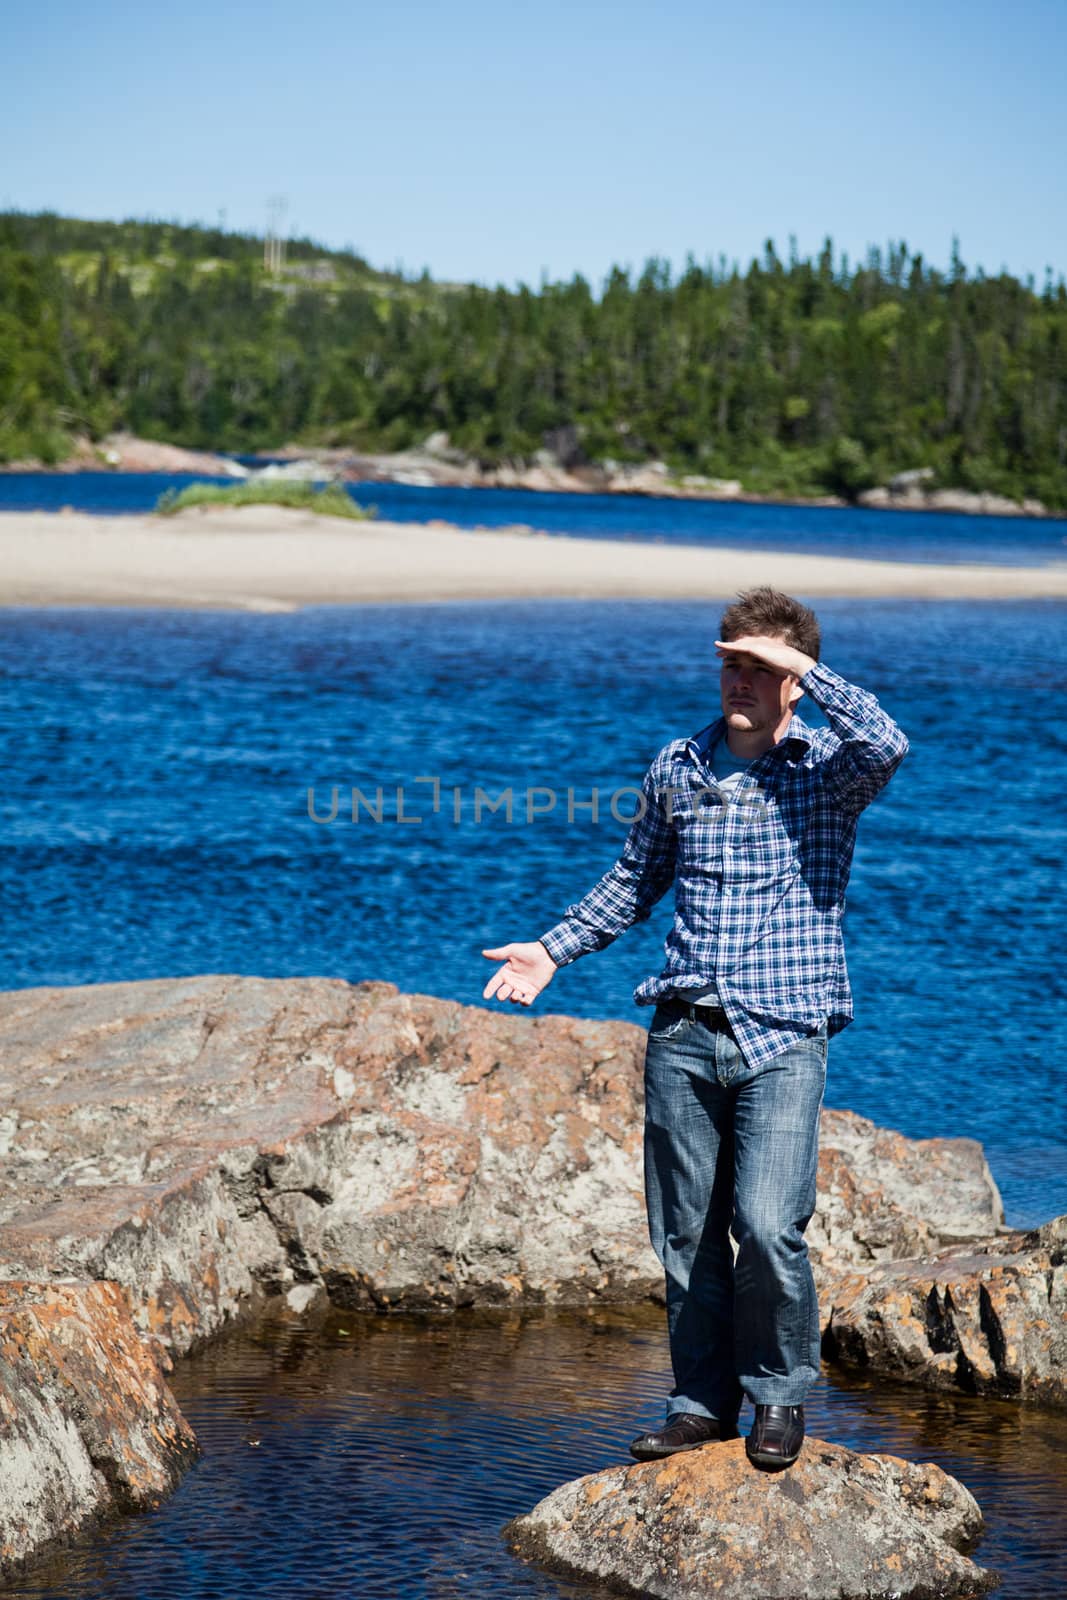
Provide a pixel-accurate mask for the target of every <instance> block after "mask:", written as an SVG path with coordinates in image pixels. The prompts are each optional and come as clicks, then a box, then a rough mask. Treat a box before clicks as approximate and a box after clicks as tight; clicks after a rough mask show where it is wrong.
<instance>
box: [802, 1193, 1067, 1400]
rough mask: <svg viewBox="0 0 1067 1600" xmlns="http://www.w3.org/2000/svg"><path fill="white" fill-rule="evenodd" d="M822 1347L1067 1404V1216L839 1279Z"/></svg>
mask: <svg viewBox="0 0 1067 1600" xmlns="http://www.w3.org/2000/svg"><path fill="white" fill-rule="evenodd" d="M824 1348H825V1350H826V1353H827V1355H829V1356H831V1357H832V1358H834V1359H836V1360H839V1361H843V1362H846V1363H850V1364H852V1365H856V1366H863V1367H871V1368H873V1369H875V1370H876V1371H879V1372H885V1373H888V1374H891V1375H892V1376H893V1377H896V1378H903V1379H906V1380H908V1381H909V1382H912V1383H922V1384H925V1385H927V1386H929V1387H934V1388H942V1389H960V1390H963V1391H964V1392H965V1393H967V1394H993V1395H1001V1396H1004V1397H1010V1398H1014V1399H1020V1400H1028V1401H1033V1402H1037V1403H1040V1404H1044V1405H1055V1406H1067V1217H1057V1218H1056V1219H1055V1221H1053V1222H1047V1223H1045V1224H1044V1226H1043V1227H1040V1228H1037V1229H1035V1230H1034V1231H1033V1232H1031V1233H1007V1234H1003V1235H1001V1236H1000V1237H998V1238H995V1239H990V1240H987V1241H985V1242H983V1243H981V1244H980V1245H978V1246H977V1247H973V1246H972V1247H969V1248H966V1249H955V1250H949V1251H944V1252H939V1253H938V1254H936V1255H935V1256H934V1257H933V1258H932V1259H929V1260H914V1261H906V1260H905V1261H891V1262H886V1263H883V1264H881V1265H879V1266H877V1267H876V1268H874V1269H873V1270H871V1271H869V1272H866V1273H863V1274H852V1275H850V1276H847V1277H845V1278H843V1279H841V1280H839V1281H838V1283H837V1284H836V1286H835V1287H834V1290H833V1295H832V1309H831V1315H830V1322H829V1326H828V1328H827V1330H826V1335H825V1340H824Z"/></svg>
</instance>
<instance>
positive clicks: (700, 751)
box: [685, 711, 812, 762]
mask: <svg viewBox="0 0 1067 1600" xmlns="http://www.w3.org/2000/svg"><path fill="white" fill-rule="evenodd" d="M725 736H726V718H725V716H718V717H716V718H715V721H714V722H709V723H708V725H707V727H706V728H701V730H700V732H699V733H694V735H693V737H692V738H691V739H687V740H686V742H685V747H686V749H687V750H688V751H689V752H690V753H691V754H692V755H694V756H695V757H696V758H697V759H698V760H699V761H705V762H706V761H707V760H708V757H709V755H710V753H711V747H712V745H714V744H715V742H716V741H717V740H718V739H722V738H725ZM811 740H812V730H811V729H810V728H809V727H808V725H807V723H806V722H802V721H801V719H800V718H799V717H798V716H797V714H796V712H795V711H794V712H793V715H792V716H791V717H790V719H789V726H788V727H787V728H786V730H785V733H784V734H783V735H782V737H781V738H780V739H779V740H778V743H777V744H773V745H772V746H771V748H770V749H769V750H765V751H764V755H774V756H775V757H776V758H778V759H781V758H782V757H783V756H784V757H786V758H788V759H789V760H790V761H799V760H800V758H801V757H802V756H803V754H804V751H805V750H806V749H807V748H808V746H809V745H810V744H811ZM779 752H780V754H779Z"/></svg>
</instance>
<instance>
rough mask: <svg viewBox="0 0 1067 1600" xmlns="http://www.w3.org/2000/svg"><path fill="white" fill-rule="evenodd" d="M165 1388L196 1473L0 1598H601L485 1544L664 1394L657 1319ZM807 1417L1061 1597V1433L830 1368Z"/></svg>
mask: <svg viewBox="0 0 1067 1600" xmlns="http://www.w3.org/2000/svg"><path fill="white" fill-rule="evenodd" d="M171 1383H172V1386H173V1387H174V1389H175V1391H176V1393H177V1396H178V1399H179V1402H180V1404H181V1407H182V1410H183V1411H184V1412H185V1414H186V1416H187V1417H188V1418H189V1420H190V1422H191V1423H192V1424H193V1426H194V1428H195V1430H196V1434H197V1437H198V1438H199V1440H200V1442H201V1445H202V1447H203V1450H204V1457H203V1459H202V1461H200V1462H199V1463H198V1464H197V1465H196V1466H195V1467H194V1468H193V1469H192V1471H191V1472H190V1473H189V1474H188V1475H187V1476H186V1478H185V1479H184V1481H183V1482H182V1484H181V1487H180V1488H179V1490H178V1492H177V1494H175V1495H174V1496H173V1497H172V1498H171V1499H170V1500H167V1501H165V1502H164V1504H163V1505H162V1506H161V1507H160V1508H159V1510H158V1511H154V1512H151V1513H150V1514H148V1515H145V1516H140V1517H126V1518H123V1519H122V1520H120V1521H118V1522H115V1523H112V1524H111V1525H110V1526H109V1527H107V1528H105V1529H103V1530H100V1531H96V1530H93V1531H91V1532H89V1533H86V1534H85V1535H83V1536H82V1537H81V1538H79V1539H78V1540H77V1541H76V1542H75V1544H74V1547H73V1549H71V1550H69V1551H64V1552H62V1553H61V1554H60V1555H58V1556H57V1557H55V1558H54V1559H52V1560H49V1561H45V1562H42V1563H39V1564H38V1565H37V1566H36V1567H35V1568H34V1569H33V1570H32V1571H31V1572H29V1573H27V1574H26V1575H25V1578H24V1580H22V1581H16V1582H15V1583H13V1584H12V1585H11V1586H10V1588H5V1589H4V1593H5V1594H7V1595H10V1597H11V1600H247V1597H248V1596H249V1595H256V1596H259V1597H261V1600H604V1594H603V1591H602V1590H601V1589H600V1588H599V1587H597V1586H595V1585H589V1586H586V1585H581V1584H576V1583H569V1582H564V1581H561V1580H559V1579H555V1578H552V1577H550V1576H548V1575H547V1574H544V1573H541V1572H539V1571H538V1569H537V1568H536V1567H532V1566H527V1565H526V1564H525V1563H523V1562H520V1561H518V1560H517V1559H515V1558H514V1557H513V1556H512V1555H511V1554H510V1552H509V1550H508V1548H507V1546H506V1544H505V1542H504V1540H503V1539H502V1537H501V1529H502V1528H503V1527H504V1525H505V1523H506V1522H508V1521H509V1520H510V1519H511V1518H512V1517H514V1516H517V1515H518V1514H519V1513H521V1512H524V1511H528V1510H530V1509H531V1507H532V1506H534V1505H535V1504H536V1503H537V1501H538V1500H539V1499H541V1497H542V1496H543V1495H546V1494H548V1493H549V1492H550V1491H551V1490H552V1489H554V1488H555V1487H556V1486H557V1485H558V1484H560V1483H563V1482H566V1481H567V1480H569V1479H572V1478H575V1477H578V1476H579V1475H581V1474H583V1473H587V1472H597V1471H600V1470H602V1469H603V1468H606V1467H617V1466H620V1465H631V1464H632V1463H631V1462H630V1457H629V1455H628V1454H627V1452H626V1446H627V1443H628V1441H629V1440H630V1439H631V1438H632V1437H633V1435H634V1434H635V1433H638V1432H640V1431H643V1430H644V1429H645V1428H648V1427H653V1426H656V1425H658V1424H659V1423H660V1422H661V1421H662V1414H663V1413H662V1397H663V1394H664V1392H665V1390H666V1388H667V1387H668V1386H669V1383H670V1379H669V1377H668V1363H667V1349H666V1339H665V1337H664V1333H663V1314H662V1312H660V1311H658V1310H656V1309H655V1308H653V1307H633V1308H627V1309H625V1310H623V1309H610V1308H609V1309H600V1310H596V1311H588V1312H581V1311H557V1312H545V1311H533V1312H530V1313H527V1314H524V1315H519V1314H516V1313H513V1312H512V1313H499V1312H498V1313H481V1312H467V1313H463V1314H462V1315H460V1316H456V1317H449V1316H444V1317H379V1318H373V1317H366V1316H357V1315H354V1314H352V1313H350V1312H343V1311H334V1312H331V1313H329V1314H328V1315H327V1316H326V1317H325V1318H324V1319H322V1320H321V1321H319V1320H317V1319H309V1321H308V1322H306V1323H304V1324H303V1325H299V1324H296V1325H294V1324H293V1323H292V1322H290V1323H289V1324H288V1325H283V1326H279V1327H271V1326H261V1327H259V1328H257V1329H255V1330H254V1331H252V1332H251V1333H248V1334H245V1335H243V1336H242V1335H234V1336H230V1337H227V1338H223V1339H221V1340H219V1341H217V1342H216V1343H215V1344H214V1345H213V1346H212V1347H211V1348H210V1349H208V1350H206V1351H205V1352H204V1353H203V1354H202V1355H199V1356H196V1357H194V1358H193V1359H192V1360H190V1361H184V1362H181V1363H180V1364H179V1366H178V1368H177V1371H176V1372H175V1374H174V1376H173V1378H172V1379H171ZM805 1416H806V1419H807V1423H808V1429H809V1433H810V1435H811V1436H812V1437H813V1438H820V1439H831V1440H833V1441H835V1442H836V1443H838V1444H842V1445H846V1446H848V1447H850V1448H851V1449H854V1450H862V1451H885V1452H889V1453H891V1454H893V1455H899V1456H903V1457H905V1458H907V1459H909V1460H912V1461H935V1462H936V1463H937V1464H938V1465H939V1466H941V1467H943V1468H944V1469H945V1471H947V1472H950V1473H951V1474H952V1475H953V1476H954V1477H956V1478H958V1479H959V1480H960V1481H961V1482H962V1483H964V1484H966V1486H967V1488H968V1489H970V1490H971V1492H972V1494H974V1496H975V1497H976V1499H977V1500H978V1503H979V1505H980V1506H981V1507H982V1511H983V1514H984V1516H985V1520H986V1530H985V1533H984V1535H983V1537H982V1539H981V1541H980V1543H979V1545H978V1547H977V1549H976V1550H975V1551H974V1552H973V1554H974V1559H975V1560H976V1561H977V1562H978V1563H979V1564H980V1565H982V1566H984V1567H987V1568H992V1569H993V1570H994V1571H998V1572H1000V1573H1001V1574H1002V1575H1003V1580H1004V1581H1003V1587H1002V1588H1001V1589H1000V1590H999V1591H998V1596H999V1597H1000V1600H1061V1597H1062V1595H1063V1594H1064V1592H1065V1589H1067V1538H1065V1536H1064V1529H1063V1504H1064V1498H1065V1496H1067V1418H1065V1417H1064V1416H1062V1415H1056V1414H1053V1413H1047V1412H1046V1413H1042V1412H1040V1411H1036V1410H1034V1409H1032V1408H1029V1407H1026V1406H1017V1405H1012V1404H1010V1403H1008V1402H1006V1401H983V1400H974V1399H968V1398H967V1397H964V1396H960V1395H936V1394H929V1393H925V1392H924V1391H922V1390H916V1389H906V1388H904V1387H902V1386H901V1385H897V1384H892V1383H886V1382H884V1381H877V1382H872V1381H870V1380H865V1379H864V1378H863V1377H860V1376H857V1375H855V1374H849V1375H847V1376H845V1375H842V1374H840V1373H835V1372H833V1371H832V1370H831V1369H829V1368H824V1370H823V1374H822V1377H821V1379H820V1381H819V1382H818V1383H817V1384H816V1385H815V1387H814V1389H813V1390H812V1392H811V1394H810V1396H809V1398H808V1400H807V1402H806V1405H805ZM742 1425H743V1427H744V1428H745V1429H746V1430H747V1427H748V1416H747V1415H746V1416H745V1417H744V1418H743V1419H742ZM712 1448H713V1447H712ZM754 1592H755V1590H754Z"/></svg>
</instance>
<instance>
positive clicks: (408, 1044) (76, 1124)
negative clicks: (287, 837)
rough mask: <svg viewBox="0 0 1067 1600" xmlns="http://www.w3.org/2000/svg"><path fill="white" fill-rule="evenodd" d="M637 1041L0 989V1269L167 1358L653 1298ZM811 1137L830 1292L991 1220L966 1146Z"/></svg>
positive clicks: (143, 995) (308, 996) (538, 1020)
mask: <svg viewBox="0 0 1067 1600" xmlns="http://www.w3.org/2000/svg"><path fill="white" fill-rule="evenodd" d="M644 1042H645V1032H644V1029H642V1028H640V1027H637V1026H634V1025H633V1024H630V1023H622V1022H592V1021H584V1020H582V1019H580V1018H575V1017H563V1016H540V1017H531V1016H529V1015H521V1014H516V1013H508V1012H491V1011H488V1010H485V1009H482V1008H478V1007H473V1006H462V1005H457V1004H455V1003H454V1002H450V1001H444V1000H438V999H434V998H433V997H431V996H426V995H404V994H399V993H398V992H397V990H396V988H395V986H393V985H392V984H385V983H364V984H358V985H355V986H351V985H349V984H347V983H344V982H342V981H340V980H335V979H325V978H312V979H293V980H268V979H258V978H245V977H224V976H210V977H201V978H185V979H165V980H153V981H150V982H144V983H129V984H100V985H91V986H86V987H84V988H68V989H30V990H17V991H14V992H12V993H9V994H4V995H0V1062H3V1067H2V1068H0V1104H3V1105H4V1106H5V1107H6V1114H5V1116H4V1118H3V1119H2V1120H0V1277H9V1278H13V1277H28V1278H34V1279H47V1278H52V1277H62V1276H69V1275H74V1276H78V1277H83V1278H106V1279H111V1280H114V1281H116V1282H119V1283H121V1284H123V1285H124V1286H125V1287H126V1288H127V1290H128V1292H129V1295H130V1299H131V1304H132V1306H133V1309H134V1315H135V1318H136V1320H137V1323H138V1326H139V1327H141V1328H142V1329H143V1331H145V1332H146V1333H152V1334H157V1335H159V1337H160V1338H162V1339H163V1340H164V1341H165V1342H166V1343H167V1344H168V1345H169V1346H170V1347H171V1348H173V1349H174V1350H176V1351H178V1352H182V1353H184V1352H185V1351H187V1350H189V1349H191V1348H192V1347H193V1346H194V1345H196V1344H197V1343H198V1342H199V1341H200V1340H202V1339H204V1338H206V1337H209V1336H210V1335H211V1334H213V1333H214V1332H215V1331H216V1330H217V1329H219V1328H220V1327H222V1326H223V1325H224V1324H225V1323H227V1322H229V1321H231V1320H232V1319H233V1318H235V1317H236V1316H238V1315H240V1314H241V1313H242V1312H243V1311H245V1310H247V1309H250V1308H252V1307H253V1306H254V1305H255V1304H256V1303H257V1301H259V1300H262V1299H263V1298H264V1297H266V1296H272V1297H273V1296H279V1295H285V1296H289V1294H290V1292H291V1291H292V1290H294V1289H299V1288H301V1287H303V1286H309V1287H311V1288H313V1289H315V1290H317V1291H321V1290H323V1289H326V1290H328V1292H329V1293H330V1295H331V1297H332V1298H333V1299H334V1300H336V1301H339V1302H341V1303H344V1304H351V1305H362V1306H367V1307H372V1308H389V1307H407V1308H416V1307H421V1306H425V1307H435V1306H441V1307H445V1306H463V1305H492V1304H508V1303H516V1304H517V1303H520V1302H552V1303H588V1302H591V1301H597V1300H601V1301H633V1300H637V1299H641V1298H643V1297H645V1296H649V1295H651V1296H659V1295H661V1294H662V1275H661V1272H660V1268H659V1266H658V1263H657V1262H656V1260H655V1258H654V1256H653V1255H652V1252H651V1248H650V1246H649V1244H648V1235H647V1228H646V1222H645V1212H644V1200H643V1193H642V1181H641V1140H642V1131H641V1124H642V1101H641V1095H642V1063H643V1052H644ZM823 1137H824V1150H823V1156H822V1161H823V1165H822V1168H821V1183H820V1197H819V1203H818V1204H819V1209H818V1212H817V1214H816V1217H815V1218H814V1219H813V1221H812V1225H811V1229H810V1238H811V1242H812V1254H813V1257H814V1258H815V1260H816V1262H817V1263H820V1262H821V1261H823V1260H825V1262H826V1267H825V1268H822V1267H819V1273H820V1276H821V1277H822V1278H823V1279H824V1281H825V1283H826V1284H827V1285H828V1286H830V1287H828V1288H827V1289H825V1290H824V1295H829V1293H830V1292H831V1290H832V1284H833V1283H836V1281H837V1278H838V1276H840V1274H841V1273H842V1272H843V1271H844V1270H845V1269H847V1268H849V1267H851V1266H852V1265H854V1264H855V1263H862V1262H874V1261H878V1260H880V1259H883V1258H886V1257H891V1256H894V1255H902V1254H909V1253H913V1252H914V1251H915V1249H916V1248H921V1249H927V1248H929V1247H931V1246H933V1245H936V1244H942V1243H946V1242H949V1241H952V1240H958V1239H960V1238H966V1237H968V1236H970V1237H981V1236H982V1235H985V1234H988V1233H989V1232H990V1231H991V1230H992V1229H994V1228H995V1227H996V1225H997V1218H998V1217H999V1215H1000V1212H999V1198H998V1196H997V1193H996V1189H995V1186H994V1185H993V1183H992V1180H991V1179H990V1178H989V1175H988V1169H987V1168H986V1166H985V1163H984V1160H983V1158H982V1154H981V1150H980V1148H979V1147H978V1146H977V1145H975V1144H973V1143H971V1142H969V1141H949V1140H944V1141H943V1140H923V1141H918V1142H914V1141H909V1140H906V1139H903V1138H901V1136H900V1135H898V1134H892V1133H887V1132H886V1131H885V1130H881V1129H878V1128H876V1127H875V1126H874V1125H873V1124H872V1123H869V1122H866V1121H864V1119H862V1118H859V1117H854V1116H852V1115H851V1114H850V1113H847V1112H826V1113H825V1114H824V1122H823ZM946 1195H947V1196H949V1197H950V1198H949V1199H946V1198H945V1196H946ZM302 1298H304V1297H303V1296H301V1295H299V1294H298V1295H297V1297H296V1299H297V1301H299V1300H301V1299H302ZM294 1303H295V1302H294ZM827 1315H829V1303H828V1301H827Z"/></svg>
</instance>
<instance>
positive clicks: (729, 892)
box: [723, 889, 734, 894]
mask: <svg viewBox="0 0 1067 1600" xmlns="http://www.w3.org/2000/svg"><path fill="white" fill-rule="evenodd" d="M733 892H734V891H733V890H732V889H724V890H723V894H733Z"/></svg>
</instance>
